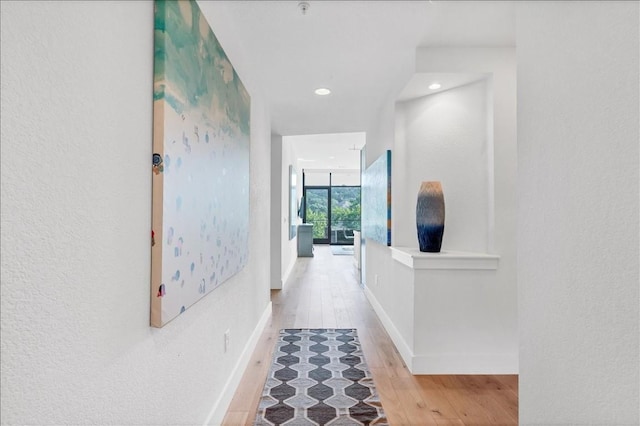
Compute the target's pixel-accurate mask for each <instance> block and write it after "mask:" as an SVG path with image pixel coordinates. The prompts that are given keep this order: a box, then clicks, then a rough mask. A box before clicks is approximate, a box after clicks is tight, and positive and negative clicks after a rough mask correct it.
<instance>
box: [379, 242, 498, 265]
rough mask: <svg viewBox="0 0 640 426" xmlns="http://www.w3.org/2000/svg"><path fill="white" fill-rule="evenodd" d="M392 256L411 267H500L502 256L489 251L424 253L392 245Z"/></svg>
mask: <svg viewBox="0 0 640 426" xmlns="http://www.w3.org/2000/svg"><path fill="white" fill-rule="evenodd" d="M390 249H391V257H392V258H393V259H394V260H396V261H398V262H400V263H402V264H403V265H405V266H408V267H409V268H411V269H484V270H492V269H493V270H495V269H498V261H499V260H500V256H498V255H495V254H488V253H471V252H465V251H452V250H444V251H441V252H440V253H423V252H421V251H420V250H418V249H417V248H411V247H390Z"/></svg>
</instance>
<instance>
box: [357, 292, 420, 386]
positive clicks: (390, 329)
mask: <svg viewBox="0 0 640 426" xmlns="http://www.w3.org/2000/svg"><path fill="white" fill-rule="evenodd" d="M364 294H365V295H366V296H367V299H368V300H369V303H371V306H372V307H373V310H374V311H375V312H376V314H377V315H378V318H380V322H382V325H383V326H384V328H385V330H386V331H387V333H388V334H389V337H391V340H392V341H393V343H394V345H396V348H397V349H398V352H399V353H400V356H401V357H402V359H403V360H404V363H405V364H406V365H407V368H408V369H409V371H410V372H411V373H412V374H413V365H412V363H413V358H414V356H413V351H412V350H411V347H410V346H409V345H408V344H407V341H406V340H404V338H403V337H402V335H401V334H400V332H399V331H398V329H397V328H396V326H395V325H394V324H393V321H391V318H389V315H387V313H386V312H385V310H384V308H383V307H382V305H380V302H378V299H376V297H375V296H374V294H373V293H372V292H371V290H369V287H367V286H365V287H364Z"/></svg>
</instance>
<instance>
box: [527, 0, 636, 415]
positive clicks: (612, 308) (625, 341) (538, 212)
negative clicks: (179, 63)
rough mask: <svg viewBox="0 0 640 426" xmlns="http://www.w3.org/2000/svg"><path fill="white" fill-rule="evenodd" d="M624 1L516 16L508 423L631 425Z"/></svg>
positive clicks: (630, 15)
mask: <svg viewBox="0 0 640 426" xmlns="http://www.w3.org/2000/svg"><path fill="white" fill-rule="evenodd" d="M638 21H639V4H638V2H530V3H526V4H522V5H520V6H519V8H518V20H517V25H518V35H517V46H518V48H517V52H518V53H517V55H518V56H517V59H518V169H519V173H518V182H519V188H520V190H519V195H520V196H519V208H518V212H519V214H518V286H519V295H518V299H519V320H520V423H521V424H523V425H532V424H563V425H564V424H576V425H577V424H602V425H605V424H606V425H623V424H624V425H638V424H640V406H639V395H640V391H639V386H640V375H639V369H640V357H639V349H640V346H639V343H640V342H639V340H638V339H639V335H640V330H639V314H638V309H639V304H640V293H639V288H638V287H639V285H640V276H639V266H638V262H639V260H640V253H639V231H640V230H639V228H638V200H639V197H638V194H639V186H638V169H639V158H638V154H639V152H638V145H639V140H640V133H639V124H638V122H639V111H638V108H639V107H638V103H639V97H638V92H639V89H640V87H639V82H638V74H639V69H640V67H639V65H640V64H639V60H638V55H639V47H640V46H639V38H640V37H639V34H638Z"/></svg>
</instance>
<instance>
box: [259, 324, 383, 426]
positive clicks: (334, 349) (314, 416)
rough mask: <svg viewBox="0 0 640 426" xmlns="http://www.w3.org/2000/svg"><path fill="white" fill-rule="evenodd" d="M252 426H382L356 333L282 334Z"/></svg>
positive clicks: (293, 331) (316, 331)
mask: <svg viewBox="0 0 640 426" xmlns="http://www.w3.org/2000/svg"><path fill="white" fill-rule="evenodd" d="M254 424H255V425H261V426H262V425H265V426H266V425H291V426H306V425H334V426H346V425H387V424H388V423H387V419H386V416H385V414H384V411H383V409H382V405H381V403H380V398H379V397H378V393H377V392H376V388H375V386H374V384H373V379H372V377H371V373H370V372H369V369H368V367H367V364H366V362H365V359H364V356H363V354H362V349H361V347H360V341H359V340H358V334H357V332H356V330H355V329H352V328H347V329H344V328H341V329H326V328H322V329H300V328H298V329H285V330H281V331H280V337H279V339H278V342H277V343H276V347H275V350H274V354H273V363H272V364H271V368H270V370H269V374H268V376H267V381H266V383H265V386H264V390H263V393H262V398H261V399H260V405H259V407H258V414H257V416H256V420H255V423H254Z"/></svg>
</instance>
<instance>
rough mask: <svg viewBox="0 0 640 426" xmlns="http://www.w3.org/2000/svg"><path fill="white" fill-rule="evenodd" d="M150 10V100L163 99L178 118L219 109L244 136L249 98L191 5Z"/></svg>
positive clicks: (161, 5) (162, 4) (159, 5)
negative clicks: (191, 112)
mask: <svg viewBox="0 0 640 426" xmlns="http://www.w3.org/2000/svg"><path fill="white" fill-rule="evenodd" d="M155 6H156V13H155V28H154V31H155V34H154V40H155V52H154V55H155V57H154V82H155V83H154V99H156V100H157V99H165V100H166V101H167V102H168V103H169V104H170V105H171V107H172V108H173V109H174V110H175V111H176V112H178V113H182V112H184V111H186V110H190V109H192V108H202V109H205V110H206V109H210V108H212V106H213V107H218V108H224V109H226V113H227V114H228V118H229V120H230V121H231V122H232V123H233V124H234V125H237V126H238V127H240V129H241V130H242V132H243V133H247V134H248V133H249V115H250V108H249V102H248V100H249V95H248V93H247V91H246V89H245V87H244V85H243V84H242V82H241V81H240V78H238V75H237V74H236V71H235V69H233V66H232V65H231V62H230V61H229V59H228V58H227V55H226V54H225V53H224V50H223V49H222V46H221V45H220V43H219V42H218V39H217V38H216V36H215V35H214V34H213V31H211V28H210V27H209V25H208V23H207V22H206V19H205V17H204V16H203V15H202V13H201V11H200V8H199V7H198V5H197V3H196V2H195V1H156V3H155ZM189 21H190V22H189ZM205 118H206V117H205Z"/></svg>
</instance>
